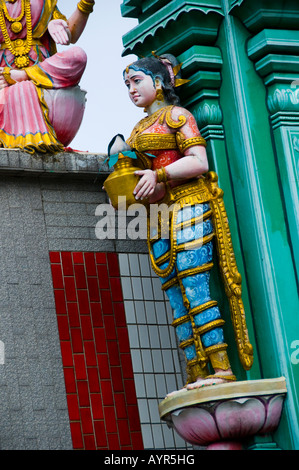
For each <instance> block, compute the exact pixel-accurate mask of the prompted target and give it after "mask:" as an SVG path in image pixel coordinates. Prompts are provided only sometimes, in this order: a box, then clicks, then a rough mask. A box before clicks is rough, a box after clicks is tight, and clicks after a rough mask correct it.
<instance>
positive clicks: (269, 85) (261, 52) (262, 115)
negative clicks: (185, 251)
mask: <svg viewBox="0 0 299 470" xmlns="http://www.w3.org/2000/svg"><path fill="white" fill-rule="evenodd" d="M227 13H229V15H228V16H227V18H228V21H229V24H228V25H227V27H226V28H225V34H226V40H227V41H231V42H230V47H229V48H228V49H231V46H232V48H233V51H231V53H230V54H229V60H230V64H231V67H232V72H231V76H230V79H231V80H233V81H237V83H236V85H235V86H234V94H235V95H236V93H237V97H238V101H239V104H238V105H237V106H236V109H235V112H237V108H238V109H239V113H238V115H239V123H240V122H241V123H242V124H241V125H243V139H242V140H244V138H245V139H246V140H244V143H243V147H244V146H245V145H247V157H246V162H247V161H248V162H249V163H245V165H244V170H246V167H247V170H246V171H247V172H248V177H249V178H250V184H251V189H250V188H248V195H249V196H250V199H251V200H250V201H249V200H248V204H247V210H248V209H250V205H251V204H253V207H252V211H253V212H254V213H255V214H256V215H255V216H254V215H253V217H255V220H256V223H257V224H258V226H256V228H254V225H253V233H254V232H255V230H256V229H257V230H258V237H259V239H260V248H259V249H258V250H257V251H256V253H257V254H258V255H259V257H260V268H258V267H257V266H256V267H249V263H248V262H246V266H247V268H249V269H248V273H249V277H251V274H252V275H254V276H256V278H255V280H253V282H252V287H251V289H250V291H251V293H253V292H254V290H253V289H254V284H255V283H256V282H257V280H258V278H259V277H260V282H263V291H264V293H263V295H262V296H261V297H260V296H258V298H259V300H258V302H255V305H254V312H255V325H256V334H257V340H258V344H260V356H261V362H262V369H263V373H264V374H265V376H269V374H270V375H272V376H274V375H276V374H281V375H284V376H285V377H286V379H287V387H288V399H287V402H286V406H285V414H284V416H283V420H282V424H281V426H280V428H279V430H278V432H277V440H278V441H279V442H280V443H281V446H282V448H286V449H288V448H293V449H298V448H299V429H298V418H299V409H298V402H299V400H298V389H299V365H298V364H297V361H294V360H293V359H292V353H293V347H294V345H295V344H297V341H298V338H299V322H298V312H299V302H298V267H299V263H298V261H299V244H298V227H299V223H298V221H299V204H298V155H299V153H298V151H299V148H298V145H297V143H298V136H299V100H298V96H299V95H298V93H299V91H298V90H299V88H298V77H299V57H298V51H299V48H298V47H299V33H298V31H296V28H298V19H299V5H298V2H294V1H291V0H290V1H284V2H283V1H280V0H277V1H273V2H271V5H269V2H267V1H260V0H259V1H252V0H250V1H249V0H245V1H231V2H230V4H229V5H228V6H227ZM237 18H238V19H237ZM239 20H240V21H239ZM240 22H242V24H243V25H244V29H243V26H241V24H240ZM245 28H246V29H245ZM274 28H275V29H274ZM242 38H243V40H242ZM234 43H235V46H234ZM237 43H238V44H237ZM238 45H239V47H238ZM244 51H246V53H245V54H244ZM246 54H247V56H248V58H249V59H250V60H251V61H252V65H250V63H249V61H248V60H247V57H245V55H246ZM253 69H254V72H253ZM235 77H239V79H237V80H236V79H235ZM240 111H242V114H241V113H240ZM228 118H229V117H228ZM243 123H246V124H245V125H244V124H243ZM235 124H236V125H237V123H236V122H235ZM240 144H241V142H240ZM250 244H251V243H250ZM250 244H248V247H249V246H250ZM253 249H255V247H254V246H253ZM258 311H259V312H261V311H262V312H263V313H262V314H261V315H256V313H257V312H258ZM264 328H266V329H265V330H264V332H263V333H261V332H262V331H263V329H264ZM265 332H267V333H266V334H265Z"/></svg>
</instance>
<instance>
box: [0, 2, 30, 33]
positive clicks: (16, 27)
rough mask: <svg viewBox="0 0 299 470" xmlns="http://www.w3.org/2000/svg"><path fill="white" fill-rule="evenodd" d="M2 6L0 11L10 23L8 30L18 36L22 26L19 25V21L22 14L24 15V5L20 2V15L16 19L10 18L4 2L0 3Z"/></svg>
mask: <svg viewBox="0 0 299 470" xmlns="http://www.w3.org/2000/svg"><path fill="white" fill-rule="evenodd" d="M1 3H2V5H1V10H2V11H3V13H4V16H5V18H7V20H8V21H9V22H10V23H11V25H10V29H11V30H12V32H13V33H15V34H18V33H20V32H21V31H22V29H23V25H22V23H21V20H22V19H23V17H24V13H25V5H24V2H23V1H22V3H21V13H20V15H19V16H18V17H17V18H12V17H11V16H10V14H9V13H8V10H7V6H6V4H5V2H1Z"/></svg>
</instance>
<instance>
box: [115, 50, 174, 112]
mask: <svg viewBox="0 0 299 470" xmlns="http://www.w3.org/2000/svg"><path fill="white" fill-rule="evenodd" d="M160 59H167V60H169V61H170V62H171V64H172V67H175V66H176V65H178V61H177V59H176V58H175V57H174V56H173V55H171V54H163V55H162V56H161V57H160ZM160 59H159V58H157V57H155V56H154V55H153V56H150V57H143V58H142V59H139V60H136V61H135V62H133V63H132V64H130V65H129V66H128V67H127V69H128V68H129V69H133V70H136V71H138V70H140V71H141V72H143V73H145V74H147V75H150V76H151V77H152V79H153V83H154V86H155V80H156V79H157V78H158V79H160V81H161V85H162V90H163V94H164V98H165V101H166V102H167V103H169V104H174V105H178V104H179V103H180V99H179V97H178V95H177V94H176V91H175V88H174V86H173V84H172V82H171V77H170V73H169V71H168V68H167V66H166V65H165V64H164V63H163V62H162V61H161V60H160ZM127 69H126V70H127ZM124 73H125V71H124ZM177 77H179V74H178V75H177Z"/></svg>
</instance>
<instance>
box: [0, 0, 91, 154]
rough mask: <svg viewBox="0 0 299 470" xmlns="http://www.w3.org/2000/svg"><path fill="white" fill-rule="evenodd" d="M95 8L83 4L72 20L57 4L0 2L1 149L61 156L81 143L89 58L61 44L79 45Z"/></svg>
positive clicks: (41, 0) (87, 0) (25, 0)
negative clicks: (78, 136) (76, 140)
mask: <svg viewBox="0 0 299 470" xmlns="http://www.w3.org/2000/svg"><path fill="white" fill-rule="evenodd" d="M93 5H94V0H80V1H79V3H78V5H77V8H76V10H75V11H74V13H73V14H72V15H71V17H70V18H69V19H67V18H66V17H65V16H64V15H62V14H61V13H60V11H59V9H58V7H57V0H6V1H5V0H0V44H1V46H0V147H4V148H20V149H23V150H25V151H26V152H29V153H34V152H43V153H45V152H51V153H56V152H60V151H63V149H64V147H66V146H68V145H69V144H70V142H71V141H72V140H73V138H74V137H75V135H76V133H77V131H78V129H79V127H80V124H81V121H82V118H83V113H84V108H85V92H83V91H82V90H81V89H80V88H79V86H78V84H79V81H80V79H81V77H82V75H83V72H84V70H85V67H86V60H87V59H86V54H85V52H84V51H83V50H82V49H81V48H79V47H77V46H73V47H70V49H67V50H64V51H62V52H59V53H58V52H57V50H56V44H61V45H69V44H70V43H75V42H77V40H78V39H79V37H80V36H81V34H82V32H83V30H84V28H85V26H86V23H87V20H88V16H89V14H90V13H91V12H92V11H93Z"/></svg>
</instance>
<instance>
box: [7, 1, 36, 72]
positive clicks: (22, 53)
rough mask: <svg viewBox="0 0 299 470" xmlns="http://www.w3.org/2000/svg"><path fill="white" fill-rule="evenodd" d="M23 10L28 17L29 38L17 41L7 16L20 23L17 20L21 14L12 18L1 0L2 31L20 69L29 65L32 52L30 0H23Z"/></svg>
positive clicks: (11, 20) (10, 19)
mask: <svg viewBox="0 0 299 470" xmlns="http://www.w3.org/2000/svg"><path fill="white" fill-rule="evenodd" d="M23 10H24V12H25V17H26V27H27V38H26V40H24V39H16V40H15V41H12V40H11V39H10V37H9V34H8V31H7V27H6V22H5V17H6V18H7V19H8V21H10V22H15V23H18V21H15V20H19V19H20V16H19V17H18V18H12V17H11V16H10V15H9V14H8V12H7V8H6V5H5V3H4V0H1V1H0V29H1V31H2V35H3V38H4V41H5V45H6V47H7V49H9V51H10V52H11V53H12V54H13V55H14V57H15V59H14V63H15V65H16V67H17V68H19V69H22V68H25V67H28V65H29V63H30V61H29V57H28V53H29V52H30V50H31V47H32V18H31V6H30V0H22V11H23ZM6 13H7V14H6ZM23 15H24V13H23Z"/></svg>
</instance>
